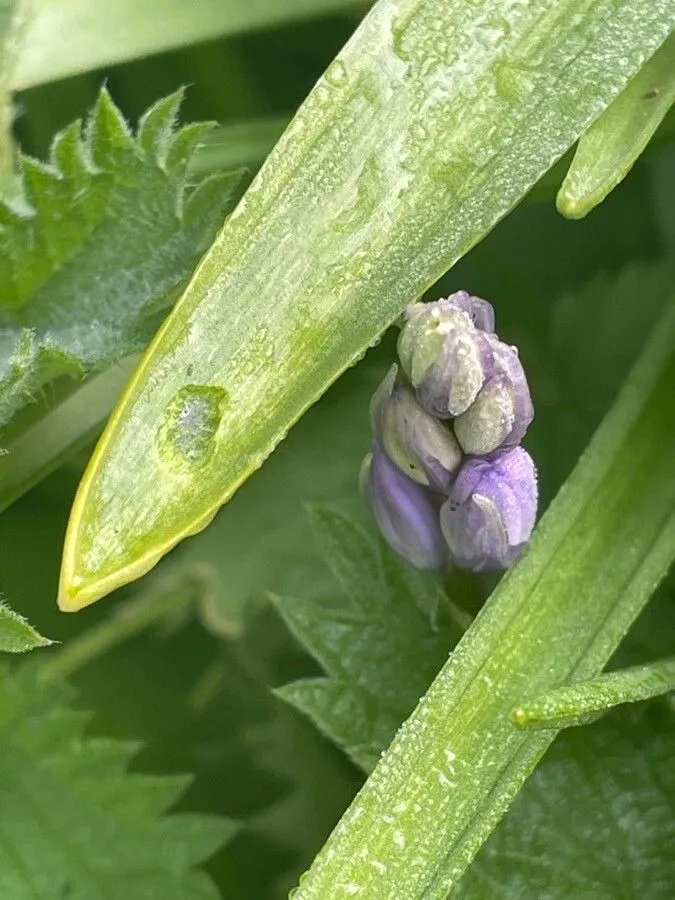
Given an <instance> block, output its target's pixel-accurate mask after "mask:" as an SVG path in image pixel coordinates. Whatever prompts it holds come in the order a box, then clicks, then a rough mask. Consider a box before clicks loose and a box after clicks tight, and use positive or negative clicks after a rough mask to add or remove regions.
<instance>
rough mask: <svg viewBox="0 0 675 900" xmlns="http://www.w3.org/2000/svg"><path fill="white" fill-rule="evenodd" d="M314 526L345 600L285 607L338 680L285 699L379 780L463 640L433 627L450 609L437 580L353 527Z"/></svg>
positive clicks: (328, 521) (291, 690) (318, 515)
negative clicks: (401, 733) (381, 764)
mask: <svg viewBox="0 0 675 900" xmlns="http://www.w3.org/2000/svg"><path fill="white" fill-rule="evenodd" d="M311 518H312V523H313V525H314V530H315V533H316V535H317V538H318V544H319V550H320V553H321V555H322V557H323V559H324V561H325V563H326V565H327V566H328V567H329V568H330V570H331V571H332V573H333V575H334V577H335V579H336V581H337V582H338V584H339V586H340V589H341V590H340V596H339V597H338V598H337V599H333V601H332V602H329V601H325V600H324V601H321V600H317V598H316V597H308V598H306V599H296V598H291V597H277V598H275V602H276V604H277V606H278V608H279V611H280V613H281V615H282V616H283V618H284V621H285V622H286V624H287V625H288V626H289V628H290V629H291V631H292V632H293V634H294V635H295V636H296V637H297V638H298V640H300V641H301V642H302V643H303V644H304V645H305V647H307V649H308V650H309V651H310V653H311V654H312V655H313V656H314V657H315V658H316V659H317V660H318V662H319V663H320V664H321V666H322V667H323V668H324V669H325V671H326V673H327V675H328V677H324V678H312V679H304V680H302V681H296V682H294V683H293V684H289V685H286V686H285V687H282V688H280V689H278V690H277V694H278V696H280V697H281V698H282V699H284V700H287V701H288V702H289V703H292V704H293V705H294V706H296V707H297V708H298V709H300V710H301V711H302V712H304V713H306V714H307V715H308V716H310V718H311V719H313V720H314V721H315V722H316V724H317V726H318V727H319V728H320V729H321V731H323V732H324V733H325V734H327V735H328V736H329V737H330V738H332V739H333V740H334V741H336V742H337V743H338V744H340V745H341V746H343V747H344V748H345V750H346V752H347V753H348V754H349V756H350V757H351V758H352V759H353V760H354V761H355V762H356V763H357V764H358V765H359V766H361V767H362V768H363V769H366V770H367V771H370V770H371V769H372V768H373V767H374V766H375V763H376V762H377V760H378V759H379V757H380V755H381V754H382V751H383V750H384V749H385V748H386V747H388V746H389V744H390V743H391V740H392V738H393V736H394V734H395V733H396V731H397V729H398V727H399V726H400V724H401V722H403V720H404V719H406V718H407V716H408V715H409V714H410V713H411V712H412V710H413V709H414V707H415V704H416V703H417V701H418V699H419V697H420V696H421V695H422V694H423V693H424V691H425V690H426V689H427V687H428V686H429V684H430V682H431V680H432V679H433V677H434V676H435V675H436V673H437V672H438V671H439V669H440V668H441V666H442V664H443V662H444V661H445V659H446V658H447V655H448V652H449V650H450V649H451V647H453V646H454V644H455V643H456V642H457V640H458V638H459V636H460V634H459V632H458V631H457V630H456V629H455V630H454V633H453V629H451V628H445V629H443V630H441V628H440V627H439V625H438V624H436V625H435V626H434V624H432V620H431V616H432V615H433V616H434V618H436V619H438V613H439V612H440V611H442V610H443V606H444V605H445V603H446V601H445V598H444V596H443V594H442V590H441V587H440V585H439V583H438V582H437V580H436V579H435V578H434V577H433V576H425V575H423V574H422V573H420V572H417V571H415V570H412V569H409V568H408V567H407V566H406V565H405V564H403V563H401V562H399V560H398V559H395V558H394V557H393V556H392V554H391V551H389V550H385V549H383V550H382V552H381V553H378V552H377V550H376V548H375V547H374V546H373V543H372V541H371V540H370V538H369V537H368V536H367V535H366V534H365V533H363V532H362V531H361V529H359V528H358V527H357V526H356V525H354V523H353V522H351V521H350V520H349V519H346V518H344V517H342V516H339V515H337V514H335V513H333V512H331V511H329V510H327V509H321V508H315V509H313V510H312V513H311ZM446 621H447V620H446Z"/></svg>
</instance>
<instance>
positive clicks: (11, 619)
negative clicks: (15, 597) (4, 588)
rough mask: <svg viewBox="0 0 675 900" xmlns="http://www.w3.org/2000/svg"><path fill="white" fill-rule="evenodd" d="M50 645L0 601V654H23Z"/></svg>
mask: <svg viewBox="0 0 675 900" xmlns="http://www.w3.org/2000/svg"><path fill="white" fill-rule="evenodd" d="M51 643H52V642H51V641H50V640H49V638H45V637H43V636H42V635H41V634H39V633H38V632H37V631H36V630H35V629H34V628H33V626H32V625H29V624H28V622H27V621H26V620H25V619H24V618H23V616H20V615H19V614H18V613H15V612H14V610H12V609H10V608H9V606H7V604H6V603H3V602H2V601H1V600H0V653H25V652H26V651H27V650H35V649H36V648H37V647H48V646H49V645H50V644H51Z"/></svg>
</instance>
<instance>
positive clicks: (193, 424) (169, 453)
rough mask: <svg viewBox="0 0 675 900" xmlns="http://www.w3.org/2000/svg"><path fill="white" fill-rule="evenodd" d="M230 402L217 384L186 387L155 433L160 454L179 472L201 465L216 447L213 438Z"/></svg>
mask: <svg viewBox="0 0 675 900" xmlns="http://www.w3.org/2000/svg"><path fill="white" fill-rule="evenodd" d="M228 403H229V397H228V393H227V391H226V390H225V389H224V388H222V387H218V386H216V385H198V384H188V385H186V386H185V387H183V388H181V389H180V390H179V391H178V392H177V393H176V394H175V395H174V397H173V399H172V400H171V401H170V403H169V405H168V406H167V408H166V412H165V414H164V419H163V421H162V423H161V425H160V427H159V429H158V432H157V441H158V448H159V452H160V455H161V456H162V458H163V459H164V460H165V461H166V462H168V463H169V464H170V465H171V466H172V467H175V468H177V469H179V470H183V471H184V470H186V469H188V470H189V469H190V468H192V467H193V466H199V465H202V464H203V463H204V462H205V461H206V460H207V459H208V457H209V456H210V455H211V452H212V451H213V449H214V446H215V435H216V432H217V431H218V426H219V425H220V421H221V419H222V417H223V414H224V412H225V409H226V408H227V405H228Z"/></svg>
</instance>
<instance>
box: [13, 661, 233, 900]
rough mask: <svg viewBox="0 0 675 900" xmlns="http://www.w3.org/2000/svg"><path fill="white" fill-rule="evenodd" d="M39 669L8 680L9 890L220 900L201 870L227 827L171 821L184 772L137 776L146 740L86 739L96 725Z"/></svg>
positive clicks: (77, 897)
mask: <svg viewBox="0 0 675 900" xmlns="http://www.w3.org/2000/svg"><path fill="white" fill-rule="evenodd" d="M36 672H39V670H37V669H35V668H33V667H31V668H24V669H21V670H19V671H18V672H16V673H15V674H13V675H9V674H8V672H7V671H5V672H4V673H3V675H2V680H1V681H0V758H1V759H2V766H1V767H0V809H1V810H2V832H1V836H0V895H1V896H3V897H8V898H9V897H11V898H12V900H24V898H26V900H28V898H31V900H33V898H44V900H53V898H55V897H68V898H72V900H85V898H86V900H95V898H103V897H128V898H129V900H141V898H143V900H146V898H157V900H159V898H166V900H179V898H180V900H197V898H199V900H202V898H203V900H208V898H216V897H217V896H218V894H217V892H216V890H215V887H214V885H213V883H212V882H211V881H210V879H209V878H208V877H207V876H206V875H205V874H204V873H202V872H199V871H196V870H195V866H197V865H198V864H199V863H200V862H202V861H203V860H205V859H207V858H208V857H210V856H211V855H212V854H213V853H214V852H215V851H216V850H217V849H218V848H219V847H220V846H221V845H222V843H223V842H224V841H225V840H227V839H228V838H229V837H231V835H232V834H233V833H234V830H235V829H234V826H233V824H232V823H231V822H228V821H227V820H224V819H220V818H216V817H211V816H205V815H195V814H186V813H181V814H180V815H169V816H167V815H164V813H165V811H166V809H167V808H168V807H170V806H171V805H172V804H173V803H175V801H176V799H177V798H178V797H179V796H180V794H182V793H183V791H184V790H185V788H186V786H187V783H188V782H187V781H186V779H185V778H184V777H175V776H174V777H166V776H165V777H156V776H145V775H137V774H134V775H129V774H128V773H127V771H126V769H127V766H128V764H129V761H130V759H131V758H132V757H133V755H134V754H135V753H136V750H137V747H136V745H134V744H129V743H124V742H121V741H111V740H104V739H93V738H85V737H83V734H82V732H83V728H84V723H85V718H83V716H82V714H81V713H76V712H74V711H73V710H72V709H69V708H68V706H67V705H66V700H67V696H68V694H67V692H65V691H64V689H63V687H62V686H60V685H59V684H58V683H55V682H51V683H49V684H48V685H47V684H45V683H40V682H39V681H38V680H37V678H36Z"/></svg>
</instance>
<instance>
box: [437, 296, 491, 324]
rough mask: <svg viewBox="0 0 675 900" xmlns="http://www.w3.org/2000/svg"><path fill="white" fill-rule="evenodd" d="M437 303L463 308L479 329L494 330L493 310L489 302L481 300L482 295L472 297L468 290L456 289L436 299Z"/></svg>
mask: <svg viewBox="0 0 675 900" xmlns="http://www.w3.org/2000/svg"><path fill="white" fill-rule="evenodd" d="M437 302H438V303H442V304H444V305H446V304H447V305H449V304H454V305H455V306H457V307H458V308H459V309H461V310H464V312H465V313H467V315H469V316H470V318H471V321H472V322H473V324H474V325H475V326H476V328H478V329H480V331H487V332H488V333H490V334H492V333H494V330H495V311H494V308H493V306H492V304H491V303H488V301H487V300H483V298H482V297H473V296H472V295H471V294H469V293H468V291H457V293H455V294H450V296H449V297H446V298H445V299H444V300H443V299H441V300H438V301H437Z"/></svg>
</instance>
